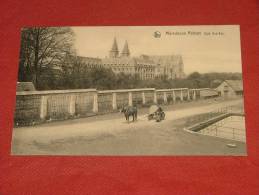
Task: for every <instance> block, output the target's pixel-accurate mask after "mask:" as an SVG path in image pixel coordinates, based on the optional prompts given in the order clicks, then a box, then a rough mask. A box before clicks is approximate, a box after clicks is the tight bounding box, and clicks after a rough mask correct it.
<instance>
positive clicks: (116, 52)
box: [110, 38, 119, 58]
mask: <svg viewBox="0 0 259 195" xmlns="http://www.w3.org/2000/svg"><path fill="white" fill-rule="evenodd" d="M118 56H119V49H118V45H117V41H116V38H114V41H113V45H112V48H111V50H110V58H117V57H118Z"/></svg>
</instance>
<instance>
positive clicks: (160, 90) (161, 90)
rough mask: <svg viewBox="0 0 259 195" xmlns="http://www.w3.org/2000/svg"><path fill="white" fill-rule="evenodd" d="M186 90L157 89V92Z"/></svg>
mask: <svg viewBox="0 0 259 195" xmlns="http://www.w3.org/2000/svg"><path fill="white" fill-rule="evenodd" d="M181 90H188V88H174V89H157V90H156V91H158V92H166V91H181Z"/></svg>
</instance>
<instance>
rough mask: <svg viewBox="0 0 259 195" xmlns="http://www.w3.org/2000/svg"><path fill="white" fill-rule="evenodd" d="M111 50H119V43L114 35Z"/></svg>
mask: <svg viewBox="0 0 259 195" xmlns="http://www.w3.org/2000/svg"><path fill="white" fill-rule="evenodd" d="M111 51H116V52H117V51H119V50H118V44H117V41H116V38H115V37H114V40H113V45H112V49H111Z"/></svg>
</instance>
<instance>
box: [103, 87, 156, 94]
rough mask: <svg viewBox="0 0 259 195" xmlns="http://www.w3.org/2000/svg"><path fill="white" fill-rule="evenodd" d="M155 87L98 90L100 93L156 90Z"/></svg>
mask: <svg viewBox="0 0 259 195" xmlns="http://www.w3.org/2000/svg"><path fill="white" fill-rule="evenodd" d="M155 90H156V89H155V88H142V89H116V90H102V91H98V93H116V92H117V93H118V92H119V93H120V92H121V93H123V92H124V93H125V92H138V91H155Z"/></svg>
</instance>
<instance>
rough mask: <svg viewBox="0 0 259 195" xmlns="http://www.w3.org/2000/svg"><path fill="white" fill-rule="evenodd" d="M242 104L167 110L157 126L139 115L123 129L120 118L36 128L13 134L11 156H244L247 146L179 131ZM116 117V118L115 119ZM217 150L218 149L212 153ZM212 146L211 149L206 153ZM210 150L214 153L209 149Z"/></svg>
mask: <svg viewBox="0 0 259 195" xmlns="http://www.w3.org/2000/svg"><path fill="white" fill-rule="evenodd" d="M241 103H242V100H240V99H239V100H233V101H224V102H213V103H211V104H204V105H200V106H196V107H193V106H192V107H188V106H187V107H186V108H183V109H179V110H167V111H166V120H164V121H163V122H160V123H157V122H155V121H148V120H147V117H146V116H145V115H143V114H142V115H139V117H138V121H137V122H134V123H133V122H132V123H129V124H128V123H127V122H126V121H125V119H124V117H123V116H122V115H120V116H119V115H118V114H114V117H113V118H110V117H107V118H108V119H106V118H105V116H102V117H101V119H104V120H100V118H99V120H98V117H97V118H96V120H95V119H79V120H74V121H70V122H68V121H64V122H56V123H52V124H44V125H39V126H35V127H22V128H16V129H14V132H13V144H12V153H13V154H50V155H53V154H59V155H180V154H183V155H184V154H223V155H224V154H233V155H237V154H244V153H245V146H244V144H242V143H236V144H237V145H238V148H235V149H230V148H227V147H226V144H227V143H229V141H228V140H224V139H220V138H213V137H206V136H201V135H193V134H189V133H188V132H184V131H182V128H183V127H184V122H185V118H186V117H188V116H191V115H197V114H202V113H206V112H210V111H213V110H215V109H217V108H221V107H226V106H232V105H236V104H241ZM118 117H119V118H118ZM215 144H217V145H218V147H216V148H215ZM209 146H211V147H209ZM212 146H213V147H212Z"/></svg>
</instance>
